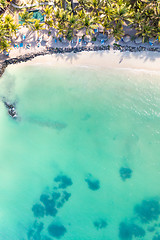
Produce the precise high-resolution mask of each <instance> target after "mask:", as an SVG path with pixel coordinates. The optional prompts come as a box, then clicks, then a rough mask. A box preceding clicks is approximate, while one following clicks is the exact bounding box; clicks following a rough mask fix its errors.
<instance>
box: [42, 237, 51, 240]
mask: <svg viewBox="0 0 160 240" xmlns="http://www.w3.org/2000/svg"><path fill="white" fill-rule="evenodd" d="M42 240H52V239H51V238H50V237H48V236H43V238H42Z"/></svg>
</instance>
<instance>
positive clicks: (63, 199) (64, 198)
mask: <svg viewBox="0 0 160 240" xmlns="http://www.w3.org/2000/svg"><path fill="white" fill-rule="evenodd" d="M70 197H71V193H68V192H66V191H63V192H62V196H61V198H60V200H59V201H58V202H57V208H61V207H63V205H64V204H65V202H67V201H68V200H69V198H70Z"/></svg>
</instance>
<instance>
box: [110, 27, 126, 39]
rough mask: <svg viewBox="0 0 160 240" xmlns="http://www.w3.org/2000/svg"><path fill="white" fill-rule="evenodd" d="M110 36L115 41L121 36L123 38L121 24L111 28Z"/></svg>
mask: <svg viewBox="0 0 160 240" xmlns="http://www.w3.org/2000/svg"><path fill="white" fill-rule="evenodd" d="M111 35H112V36H113V37H114V38H115V40H116V41H119V40H120V39H121V38H122V36H124V30H123V26H122V24H121V22H117V23H116V24H115V25H113V26H112V29H111Z"/></svg>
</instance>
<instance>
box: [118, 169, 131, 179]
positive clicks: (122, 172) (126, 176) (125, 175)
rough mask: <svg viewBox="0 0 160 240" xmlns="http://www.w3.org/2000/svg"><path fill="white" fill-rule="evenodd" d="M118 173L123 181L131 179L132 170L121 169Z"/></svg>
mask: <svg viewBox="0 0 160 240" xmlns="http://www.w3.org/2000/svg"><path fill="white" fill-rule="evenodd" d="M119 173H120V176H121V178H122V180H123V181H125V180H126V179H129V178H131V176H132V170H131V169H130V168H125V167H121V168H120V170H119Z"/></svg>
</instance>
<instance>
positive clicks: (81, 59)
mask: <svg viewBox="0 0 160 240" xmlns="http://www.w3.org/2000/svg"><path fill="white" fill-rule="evenodd" d="M44 63H45V64H49V65H53V66H57V67H58V66H86V67H94V68H95V67H100V68H118V69H135V70H136V69H137V70H148V71H160V53H155V52H136V53H131V52H119V51H114V50H110V51H98V52H80V53H65V54H53V55H45V56H39V57H36V58H34V59H33V60H31V61H29V62H26V63H21V64H28V65H31V64H44Z"/></svg>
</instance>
